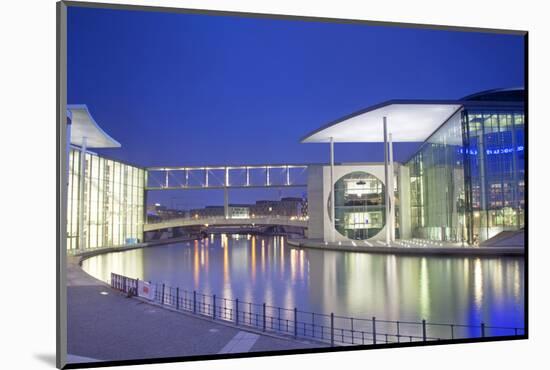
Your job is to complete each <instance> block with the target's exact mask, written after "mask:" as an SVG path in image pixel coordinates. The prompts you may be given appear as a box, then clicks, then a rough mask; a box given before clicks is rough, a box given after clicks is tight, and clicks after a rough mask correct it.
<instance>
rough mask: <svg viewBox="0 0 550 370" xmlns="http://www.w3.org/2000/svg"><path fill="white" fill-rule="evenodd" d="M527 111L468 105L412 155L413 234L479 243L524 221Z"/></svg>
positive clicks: (514, 108)
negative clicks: (525, 116)
mask: <svg viewBox="0 0 550 370" xmlns="http://www.w3.org/2000/svg"><path fill="white" fill-rule="evenodd" d="M524 163H525V158H524V114H523V109H521V108H518V107H509V108H506V107H503V106H498V107H495V106H489V105H488V106H485V107H484V106H481V105H472V106H468V104H465V106H464V108H463V109H461V110H460V111H458V112H456V113H455V114H454V115H453V116H452V117H451V118H450V119H448V120H447V121H446V122H445V123H444V124H443V125H442V126H441V127H440V128H439V129H438V130H437V131H436V132H434V134H433V135H432V136H431V137H430V138H429V139H428V140H427V141H426V142H425V143H424V144H423V145H422V146H421V148H420V150H419V151H418V152H417V153H416V154H415V155H414V156H413V157H412V158H411V159H410V160H409V162H408V163H407V166H408V167H409V170H410V181H411V229H412V234H413V237H418V238H426V239H431V240H445V241H453V242H465V243H468V244H479V243H480V242H482V241H484V240H487V239H489V238H491V237H493V236H495V235H497V234H498V233H500V232H501V231H505V230H518V229H520V228H522V227H523V225H524V209H525V196H524V192H525V181H524V174H525V165H524Z"/></svg>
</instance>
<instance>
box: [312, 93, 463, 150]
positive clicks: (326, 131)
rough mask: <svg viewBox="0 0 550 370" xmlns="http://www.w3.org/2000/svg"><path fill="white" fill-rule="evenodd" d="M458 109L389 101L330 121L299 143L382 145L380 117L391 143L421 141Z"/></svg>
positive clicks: (442, 103)
mask: <svg viewBox="0 0 550 370" xmlns="http://www.w3.org/2000/svg"><path fill="white" fill-rule="evenodd" d="M461 107H462V104H460V102H457V101H422V100H392V101H389V102H386V103H382V104H378V105H375V106H372V107H370V108H367V109H365V110H362V111H359V112H356V113H353V114H351V115H349V116H347V117H344V118H341V119H339V120H336V121H334V122H331V123H329V124H328V125H326V126H324V127H321V128H320V129H318V130H315V131H313V132H312V133H310V134H308V135H307V136H305V137H304V138H302V140H301V142H302V143H328V142H330V138H331V137H332V138H333V140H334V142H339V143H365V142H383V141H384V131H383V117H387V125H388V132H389V133H391V134H392V140H393V142H423V141H425V140H426V139H427V138H428V137H429V136H430V135H431V134H432V133H433V132H434V131H435V130H437V128H438V127H439V126H441V125H442V124H443V123H444V122H445V121H446V120H447V119H448V118H450V117H451V116H452V115H453V114H454V113H455V112H456V111H457V110H459V109H460V108H461Z"/></svg>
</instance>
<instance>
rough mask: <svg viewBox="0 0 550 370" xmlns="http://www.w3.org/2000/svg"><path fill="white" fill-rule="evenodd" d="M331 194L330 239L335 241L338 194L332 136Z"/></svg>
mask: <svg viewBox="0 0 550 370" xmlns="http://www.w3.org/2000/svg"><path fill="white" fill-rule="evenodd" d="M330 194H331V201H330V219H331V223H330V241H331V242H333V243H334V242H335V241H336V238H335V236H336V234H335V232H336V220H335V219H334V202H335V198H336V194H334V139H333V138H332V137H331V138H330Z"/></svg>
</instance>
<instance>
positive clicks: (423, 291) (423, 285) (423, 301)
mask: <svg viewBox="0 0 550 370" xmlns="http://www.w3.org/2000/svg"><path fill="white" fill-rule="evenodd" d="M420 315H421V316H422V318H426V317H430V278H429V274H428V261H427V260H426V257H422V260H421V261H420Z"/></svg>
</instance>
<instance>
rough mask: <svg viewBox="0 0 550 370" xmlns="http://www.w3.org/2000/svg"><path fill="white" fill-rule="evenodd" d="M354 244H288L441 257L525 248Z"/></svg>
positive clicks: (510, 253) (512, 253)
mask: <svg viewBox="0 0 550 370" xmlns="http://www.w3.org/2000/svg"><path fill="white" fill-rule="evenodd" d="M353 243H354V242H352V241H349V242H340V243H325V242H323V241H321V240H312V239H288V244H289V245H291V246H293V247H298V248H310V249H320V250H330V251H341V252H361V253H378V254H402V255H439V256H472V257H476V256H515V257H523V256H524V254H525V250H524V248H523V247H519V246H518V247H468V246H466V247H462V246H445V245H443V246H434V245H430V246H405V245H402V244H397V243H395V244H392V245H391V246H385V245H372V246H367V245H365V246H362V245H358V243H359V242H356V243H355V244H356V245H353Z"/></svg>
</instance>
